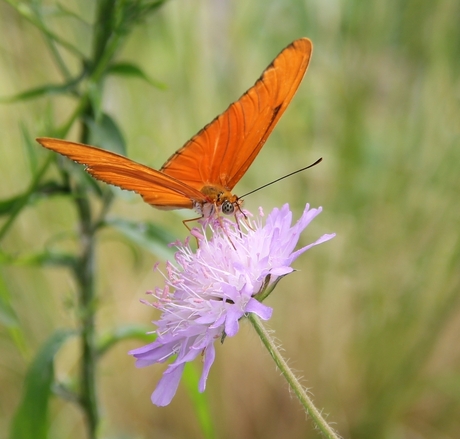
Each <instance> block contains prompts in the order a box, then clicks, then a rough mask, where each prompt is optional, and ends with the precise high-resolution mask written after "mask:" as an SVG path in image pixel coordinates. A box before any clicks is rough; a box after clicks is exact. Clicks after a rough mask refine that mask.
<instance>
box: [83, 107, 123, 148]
mask: <svg viewBox="0 0 460 439" xmlns="http://www.w3.org/2000/svg"><path fill="white" fill-rule="evenodd" d="M85 122H86V124H87V125H88V128H89V139H88V141H89V143H91V145H96V146H101V147H103V148H104V149H108V150H109V151H113V152H116V153H118V154H122V155H126V143H125V139H124V137H123V134H122V133H121V130H120V129H119V128H118V125H117V123H116V122H115V121H114V120H113V119H112V118H111V117H110V116H109V115H108V114H105V113H102V115H101V117H100V118H99V119H98V120H97V121H95V120H94V119H87V120H86V121H85Z"/></svg>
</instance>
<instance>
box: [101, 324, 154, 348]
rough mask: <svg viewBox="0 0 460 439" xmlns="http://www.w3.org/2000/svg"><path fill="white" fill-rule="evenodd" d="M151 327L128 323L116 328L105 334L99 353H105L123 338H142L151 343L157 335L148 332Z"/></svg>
mask: <svg viewBox="0 0 460 439" xmlns="http://www.w3.org/2000/svg"><path fill="white" fill-rule="evenodd" d="M149 331H152V328H151V327H145V326H139V325H126V326H120V327H119V328H116V329H115V330H114V331H112V332H110V333H108V334H105V335H104V336H103V337H102V338H101V340H100V341H99V343H98V348H97V352H98V354H99V355H103V354H105V353H106V352H107V351H108V350H109V349H110V348H112V347H114V346H115V344H117V343H118V342H119V341H122V340H131V339H132V340H140V341H142V342H144V343H151V342H152V341H153V340H154V339H155V337H154V336H152V334H149V333H148V332H149Z"/></svg>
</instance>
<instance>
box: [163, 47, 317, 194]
mask: <svg viewBox="0 0 460 439" xmlns="http://www.w3.org/2000/svg"><path fill="white" fill-rule="evenodd" d="M311 52H312V43H311V41H310V40H309V39H308V38H300V39H298V40H296V41H294V42H293V43H291V44H290V45H289V46H287V47H286V48H285V49H284V50H283V51H281V53H280V54H279V55H278V56H277V57H276V58H275V59H274V61H273V62H272V63H271V64H270V65H269V66H268V67H267V69H266V70H265V71H264V72H263V74H262V76H261V77H260V79H258V80H257V81H256V83H255V84H254V86H252V87H251V88H250V89H249V90H248V91H247V92H246V93H244V94H243V96H241V98H240V99H239V100H238V101H236V102H234V103H233V104H231V105H230V106H229V107H228V108H227V110H226V111H225V112H224V113H222V114H221V115H220V116H217V117H216V118H215V119H214V120H213V121H212V122H211V123H209V124H208V125H206V126H205V127H204V128H203V129H202V130H201V131H199V132H198V134H196V135H195V136H194V137H192V138H191V139H190V140H189V141H188V142H187V143H186V144H185V145H184V146H183V147H182V148H181V149H179V150H178V151H177V152H176V153H175V154H173V155H172V156H171V158H170V159H169V160H168V161H167V162H166V163H165V164H164V165H163V167H162V168H161V171H162V172H164V173H165V174H167V175H169V176H170V177H173V178H175V179H177V180H180V181H182V182H184V183H186V184H187V185H189V186H192V187H194V188H195V189H198V190H200V189H201V188H202V187H203V186H204V185H220V186H222V187H224V188H225V189H227V190H229V191H230V190H232V189H233V187H234V186H235V185H236V183H237V182H238V181H239V180H240V178H241V177H242V176H243V175H244V174H245V172H246V171H247V169H248V168H249V166H250V165H251V163H252V162H253V161H254V159H255V158H256V156H257V154H258V153H259V151H260V149H261V148H262V146H263V145H264V143H265V141H266V140H267V138H268V136H269V135H270V133H271V132H272V130H273V128H274V127H275V125H276V123H277V122H278V120H279V118H280V117H281V115H282V114H283V113H284V110H285V109H286V108H287V106H288V105H289V103H290V102H291V99H292V97H293V96H294V94H295V92H296V91H297V88H298V87H299V84H300V82H301V81H302V78H303V76H304V74H305V72H306V70H307V67H308V63H309V61H310V57H311Z"/></svg>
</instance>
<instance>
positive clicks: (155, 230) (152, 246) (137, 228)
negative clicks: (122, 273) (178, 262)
mask: <svg viewBox="0 0 460 439" xmlns="http://www.w3.org/2000/svg"><path fill="white" fill-rule="evenodd" d="M106 223H107V224H108V225H109V226H112V227H114V228H115V229H117V230H118V231H120V232H121V233H122V234H123V235H124V236H126V237H127V238H128V239H129V240H130V241H132V242H134V243H136V244H138V245H139V246H141V247H143V248H145V249H146V250H148V251H149V252H150V253H153V254H155V255H158V256H160V257H161V258H164V259H171V257H172V256H173V255H174V251H173V250H172V249H171V248H170V247H168V244H170V243H171V242H174V241H175V240H176V239H175V237H174V236H173V235H172V234H171V233H170V232H169V231H168V230H166V229H164V228H163V227H160V226H157V225H156V224H153V223H149V222H144V223H138V222H134V221H128V220H125V219H122V218H113V219H109V220H107V221H106Z"/></svg>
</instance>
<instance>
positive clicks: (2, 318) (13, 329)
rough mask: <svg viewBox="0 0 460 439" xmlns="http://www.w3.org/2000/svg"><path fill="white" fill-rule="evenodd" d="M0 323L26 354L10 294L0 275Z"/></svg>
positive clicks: (24, 343) (23, 353) (23, 338)
mask: <svg viewBox="0 0 460 439" xmlns="http://www.w3.org/2000/svg"><path fill="white" fill-rule="evenodd" d="M0 324H1V325H3V326H5V327H6V328H7V330H8V332H9V335H10V337H11V340H13V342H14V344H15V346H16V347H17V348H18V350H19V351H20V352H21V353H22V355H23V356H26V351H27V345H26V341H25V337H24V333H23V332H22V329H21V326H20V324H19V319H18V316H17V315H16V312H15V311H14V308H13V307H12V306H11V294H10V292H9V290H8V288H7V286H6V284H5V281H4V280H3V278H2V277H1V276H0Z"/></svg>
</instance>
